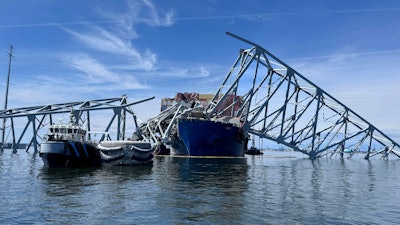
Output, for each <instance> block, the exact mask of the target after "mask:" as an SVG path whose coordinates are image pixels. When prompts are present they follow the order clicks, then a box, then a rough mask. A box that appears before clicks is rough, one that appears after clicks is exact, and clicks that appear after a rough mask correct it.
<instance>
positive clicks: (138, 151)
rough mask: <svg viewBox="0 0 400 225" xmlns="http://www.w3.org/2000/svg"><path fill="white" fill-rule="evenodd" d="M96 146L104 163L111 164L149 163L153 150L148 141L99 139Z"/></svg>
mask: <svg viewBox="0 0 400 225" xmlns="http://www.w3.org/2000/svg"><path fill="white" fill-rule="evenodd" d="M97 148H98V149H99V150H100V155H101V158H102V160H103V162H104V164H110V165H113V166H133V165H138V164H148V163H151V162H152V159H153V152H154V147H153V146H152V144H151V143H150V142H148V141H134V140H117V141H109V140H107V141H101V142H100V143H99V144H98V145H97Z"/></svg>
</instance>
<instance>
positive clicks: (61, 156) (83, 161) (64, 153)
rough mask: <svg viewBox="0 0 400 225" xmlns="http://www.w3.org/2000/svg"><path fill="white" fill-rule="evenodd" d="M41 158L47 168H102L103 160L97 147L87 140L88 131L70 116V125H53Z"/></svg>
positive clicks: (50, 127) (45, 137) (41, 147)
mask: <svg viewBox="0 0 400 225" xmlns="http://www.w3.org/2000/svg"><path fill="white" fill-rule="evenodd" d="M39 156H40V157H41V158H42V160H43V163H44V165H45V167H49V168H53V167H90V166H100V165H101V164H102V159H101V156H100V152H99V150H98V149H97V148H96V145H95V144H93V143H91V142H89V141H87V140H86V130H85V129H83V128H82V127H80V126H79V125H78V124H77V123H76V122H75V119H74V116H73V115H71V116H70V122H69V123H68V124H62V123H60V124H51V125H50V126H49V131H48V133H47V134H46V135H45V136H44V141H43V142H42V143H41V144H40V151H39Z"/></svg>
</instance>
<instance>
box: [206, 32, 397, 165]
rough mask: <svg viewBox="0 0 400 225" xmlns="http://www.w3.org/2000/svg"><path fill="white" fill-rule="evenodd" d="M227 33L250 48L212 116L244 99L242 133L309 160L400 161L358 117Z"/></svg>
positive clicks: (257, 47)
mask: <svg viewBox="0 0 400 225" xmlns="http://www.w3.org/2000/svg"><path fill="white" fill-rule="evenodd" d="M227 34H228V35H230V36H232V37H234V38H237V39H239V40H241V41H243V42H245V43H247V44H250V45H251V46H252V47H251V48H250V49H247V50H241V51H240V54H239V56H238V58H237V59H236V61H235V62H234V64H233V66H232V67H231V69H230V71H229V72H228V74H227V76H226V78H225V80H224V81H223V83H222V85H221V86H220V87H219V89H218V91H217V92H216V94H215V95H214V98H213V99H212V101H211V104H209V105H208V107H207V109H206V111H207V114H208V116H209V117H214V116H216V115H218V114H222V113H224V111H226V109H229V108H226V109H222V110H221V106H222V105H224V102H226V101H225V99H226V98H227V97H228V96H241V98H238V99H237V100H236V101H240V104H241V107H240V109H239V110H237V112H236V115H235V116H239V117H240V118H241V121H243V123H244V124H243V129H244V130H248V132H249V133H251V134H253V135H257V136H258V137H260V138H266V139H269V140H273V141H276V142H277V143H279V144H283V145H285V146H288V147H289V148H291V149H293V150H295V151H299V152H302V153H304V154H306V155H308V156H309V158H311V159H315V158H319V157H322V156H331V157H334V156H337V155H339V156H341V157H343V153H346V154H348V155H349V157H352V156H353V155H354V154H356V153H362V154H364V155H363V156H364V158H365V159H369V158H370V157H372V156H375V155H380V156H381V157H382V158H384V159H388V157H389V155H390V154H394V155H396V156H398V157H400V146H399V144H398V143H396V142H395V141H394V140H392V139H391V138H390V137H389V136H387V135H386V134H384V133H383V132H382V131H380V130H379V129H378V128H376V127H375V126H374V125H372V124H371V123H369V122H368V121H367V120H365V119H364V118H362V117H361V116H360V115H359V114H357V113H356V112H354V111H353V110H351V109H350V108H348V107H347V106H345V105H344V104H343V103H341V102H340V101H338V100H337V99H335V98H334V97H333V96H331V95H330V94H328V93H327V92H326V91H324V90H323V89H322V88H320V87H318V86H317V85H316V84H314V83H312V82H311V81H310V80H308V79H307V78H306V77H305V76H303V75H301V74H300V73H299V72H297V71H296V70H294V69H293V68H291V67H290V66H288V65H287V64H285V63H284V62H283V61H281V60H280V59H278V58H277V57H276V56H274V55H273V54H271V53H270V52H268V51H267V50H265V49H264V48H263V47H261V46H260V45H258V44H256V43H253V42H251V41H248V40H246V39H244V38H242V37H239V36H237V35H235V34H232V33H229V32H227ZM221 95H222V96H223V97H222V98H220V97H218V96H221ZM232 104H235V102H234V103H232Z"/></svg>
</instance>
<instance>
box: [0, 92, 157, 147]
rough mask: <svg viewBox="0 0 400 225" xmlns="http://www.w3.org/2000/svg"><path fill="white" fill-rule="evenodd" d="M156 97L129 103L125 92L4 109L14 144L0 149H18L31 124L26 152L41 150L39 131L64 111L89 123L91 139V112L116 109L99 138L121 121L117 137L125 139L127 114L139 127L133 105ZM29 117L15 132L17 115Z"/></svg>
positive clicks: (78, 120)
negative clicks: (112, 95) (39, 146)
mask: <svg viewBox="0 0 400 225" xmlns="http://www.w3.org/2000/svg"><path fill="white" fill-rule="evenodd" d="M152 99H154V97H150V98H147V99H143V100H139V101H136V102H133V103H128V97H127V96H126V95H123V96H121V97H117V98H107V99H97V100H87V101H77V102H68V103H58V104H50V105H41V106H32V107H22V108H14V109H6V110H1V111H0V119H2V120H3V121H8V120H9V121H10V123H11V124H10V126H9V128H6V129H10V132H11V134H12V140H11V145H6V144H5V143H4V144H3V143H0V148H1V150H3V149H4V148H11V149H12V150H13V151H14V152H16V151H17V149H18V148H19V147H20V146H21V141H22V139H23V137H24V135H25V134H26V131H27V130H28V128H29V127H32V138H31V140H30V141H29V143H28V145H27V147H26V151H28V150H29V148H30V147H31V146H33V148H34V151H35V153H36V152H37V151H38V144H39V141H38V138H39V139H41V137H39V136H38V132H39V130H40V129H41V128H43V127H44V126H46V124H44V121H45V120H46V119H47V118H48V120H49V123H53V115H55V114H62V113H72V114H73V115H74V118H75V120H76V122H77V123H85V125H86V130H87V131H88V135H89V136H88V138H89V140H91V134H90V131H91V121H90V112H92V111H97V110H98V111H99V110H110V109H111V110H113V116H112V118H111V119H110V121H109V123H108V125H107V127H106V129H105V130H104V131H102V133H103V134H102V137H101V138H100V140H99V141H102V140H104V139H105V138H106V135H105V134H106V133H108V132H109V130H110V128H111V126H112V124H113V123H114V121H115V120H117V140H120V139H123V138H125V128H126V118H127V113H128V114H130V115H132V116H133V119H134V122H135V126H136V127H137V124H136V114H135V113H134V112H133V111H132V110H131V109H130V106H132V105H135V104H139V103H142V102H145V101H149V100H152ZM18 117H19V118H22V119H23V118H26V119H27V120H28V122H26V124H25V126H24V128H23V129H22V132H21V133H20V135H19V136H18V137H17V136H16V134H15V126H14V120H15V119H16V118H18Z"/></svg>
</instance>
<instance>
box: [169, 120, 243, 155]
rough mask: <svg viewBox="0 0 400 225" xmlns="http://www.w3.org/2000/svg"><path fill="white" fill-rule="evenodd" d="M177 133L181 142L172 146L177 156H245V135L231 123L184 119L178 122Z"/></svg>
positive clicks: (178, 141) (176, 141) (176, 142)
mask: <svg viewBox="0 0 400 225" xmlns="http://www.w3.org/2000/svg"><path fill="white" fill-rule="evenodd" d="M177 131H178V135H177V137H178V138H179V140H175V141H173V143H172V144H171V146H172V148H173V151H174V154H175V155H186V156H219V157H243V156H244V152H245V147H246V143H247V142H246V140H245V134H244V133H243V130H242V128H240V127H237V126H235V125H233V124H231V123H224V122H218V121H211V120H203V119H192V118H182V119H179V120H178V121H177ZM182 144H183V145H182ZM174 146H175V147H174Z"/></svg>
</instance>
